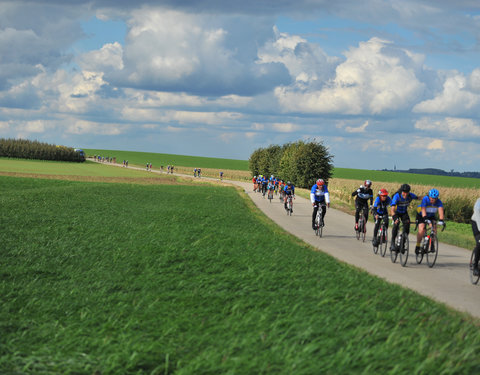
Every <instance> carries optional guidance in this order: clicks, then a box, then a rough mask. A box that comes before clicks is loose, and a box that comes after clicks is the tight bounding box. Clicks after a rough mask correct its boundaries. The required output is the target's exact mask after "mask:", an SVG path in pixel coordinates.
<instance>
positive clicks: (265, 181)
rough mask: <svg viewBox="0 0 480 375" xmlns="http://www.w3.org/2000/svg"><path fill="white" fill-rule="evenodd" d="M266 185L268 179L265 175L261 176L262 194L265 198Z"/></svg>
mask: <svg viewBox="0 0 480 375" xmlns="http://www.w3.org/2000/svg"><path fill="white" fill-rule="evenodd" d="M267 185H268V180H267V178H266V177H265V176H262V195H263V197H264V198H265V194H266V193H267Z"/></svg>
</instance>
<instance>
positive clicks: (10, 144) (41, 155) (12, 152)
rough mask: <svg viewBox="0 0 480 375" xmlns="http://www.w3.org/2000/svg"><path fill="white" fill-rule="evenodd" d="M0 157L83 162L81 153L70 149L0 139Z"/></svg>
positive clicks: (33, 142) (23, 140) (20, 140)
mask: <svg viewBox="0 0 480 375" xmlns="http://www.w3.org/2000/svg"><path fill="white" fill-rule="evenodd" d="M0 157H7V158H21V159H39V160H56V161H75V162H83V161H85V156H84V155H83V153H79V152H77V151H75V149H73V148H71V147H65V146H56V145H52V144H48V143H42V142H38V141H29V140H26V139H5V138H0Z"/></svg>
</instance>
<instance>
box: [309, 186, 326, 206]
mask: <svg viewBox="0 0 480 375" xmlns="http://www.w3.org/2000/svg"><path fill="white" fill-rule="evenodd" d="M310 201H311V202H312V203H315V202H319V203H330V194H329V193H328V188H327V185H322V187H319V186H318V185H317V184H314V185H313V186H312V189H311V190H310Z"/></svg>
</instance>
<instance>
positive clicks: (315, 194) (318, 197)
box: [310, 178, 330, 230]
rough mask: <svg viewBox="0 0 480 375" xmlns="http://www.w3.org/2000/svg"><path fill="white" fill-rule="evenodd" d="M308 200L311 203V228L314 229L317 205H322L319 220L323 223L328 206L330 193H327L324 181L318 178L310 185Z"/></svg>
mask: <svg viewBox="0 0 480 375" xmlns="http://www.w3.org/2000/svg"><path fill="white" fill-rule="evenodd" d="M310 201H311V202H312V205H313V213H312V229H313V230H316V229H317V227H316V226H315V219H316V217H317V212H318V207H319V206H322V218H321V220H320V222H321V223H322V224H324V218H325V214H326V213H327V209H326V207H330V194H329V193H328V188H327V185H326V184H325V181H324V180H322V179H321V178H319V179H318V180H317V182H315V184H314V185H313V186H312V189H311V190H310Z"/></svg>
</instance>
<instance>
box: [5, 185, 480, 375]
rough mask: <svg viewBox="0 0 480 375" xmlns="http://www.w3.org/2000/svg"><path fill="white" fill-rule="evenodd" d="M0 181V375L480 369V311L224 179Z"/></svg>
mask: <svg viewBox="0 0 480 375" xmlns="http://www.w3.org/2000/svg"><path fill="white" fill-rule="evenodd" d="M0 192H1V194H0V203H1V207H2V209H1V210H0V220H1V223H2V231H1V232H0V236H1V242H0V243H1V244H2V252H1V255H0V261H1V267H0V295H1V296H2V303H1V305H0V332H1V335H0V373H2V374H3V373H6V374H8V373H12V374H13V373H20V374H22V373H34V374H52V373H65V374H92V373H95V372H96V373H102V374H119V373H121V374H173V373H175V374H207V373H208V374H212V373H242V374H245V373H271V374H292V373H294V374H312V373H343V374H345V373H391V374H406V373H441V374H461V373H463V374H474V373H478V372H479V371H480V361H479V360H478V353H479V352H480V330H478V326H477V325H478V321H476V320H473V319H471V318H468V317H467V316H465V315H462V314H460V313H457V312H454V311H452V310H450V309H447V308H446V307H445V306H444V305H441V304H438V303H435V302H433V301H431V300H429V299H428V298H425V297H422V296H420V295H418V294H416V293H414V292H411V291H408V290H406V289H403V288H401V287H398V286H395V285H391V284H387V283H385V282H384V281H383V280H381V279H379V278H376V277H372V276H370V275H368V274H367V273H365V272H361V271H359V270H357V269H355V268H353V267H351V266H347V265H345V264H343V263H340V262H338V261H336V260H334V259H333V258H331V257H330V256H327V255H325V254H323V253H320V252H316V251H313V249H312V248H310V247H308V246H307V245H305V244H303V243H301V242H299V241H298V240H296V239H295V238H294V237H292V236H289V235H287V234H285V233H284V232H283V231H282V230H281V229H279V228H278V227H277V226H275V225H274V224H272V223H271V222H270V221H269V220H268V219H266V217H265V216H263V214H261V213H259V212H258V210H256V209H254V208H253V203H251V201H249V200H248V199H247V198H246V197H244V196H243V195H241V194H239V193H238V192H237V190H235V189H233V188H225V187H220V186H207V185H197V186H184V185H176V186H173V185H134V184H104V183H87V182H76V181H54V180H44V179H28V178H16V177H5V176H3V177H0ZM232 213H235V214H234V215H232Z"/></svg>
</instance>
